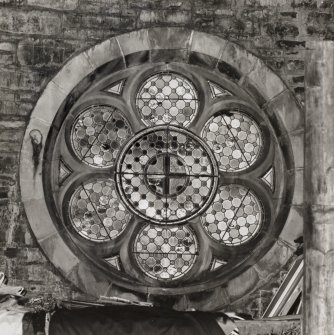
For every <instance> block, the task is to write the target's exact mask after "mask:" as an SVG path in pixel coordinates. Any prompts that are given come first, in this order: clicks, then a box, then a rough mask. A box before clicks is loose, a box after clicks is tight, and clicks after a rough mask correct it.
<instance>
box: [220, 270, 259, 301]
mask: <svg viewBox="0 0 334 335" xmlns="http://www.w3.org/2000/svg"><path fill="white" fill-rule="evenodd" d="M258 283H259V276H258V274H257V272H256V271H255V269H254V267H251V268H249V269H248V270H246V271H245V272H243V273H242V274H240V275H239V276H237V277H235V278H233V279H231V280H230V281H229V282H228V283H227V286H226V292H227V295H228V296H229V298H230V300H231V302H233V301H235V300H237V299H239V298H241V297H243V296H245V295H246V294H249V293H250V292H251V291H253V290H255V288H256V287H257V285H258Z"/></svg>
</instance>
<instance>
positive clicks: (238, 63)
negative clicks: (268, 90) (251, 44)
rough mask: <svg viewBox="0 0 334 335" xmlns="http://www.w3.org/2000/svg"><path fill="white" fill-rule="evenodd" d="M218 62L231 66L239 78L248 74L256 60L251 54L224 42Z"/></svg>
mask: <svg viewBox="0 0 334 335" xmlns="http://www.w3.org/2000/svg"><path fill="white" fill-rule="evenodd" d="M220 60H221V61H224V62H225V63H227V64H229V65H230V66H233V67H234V68H235V69H236V70H238V71H239V72H240V74H241V76H246V75H247V74H248V73H250V72H251V71H252V70H253V69H254V68H255V65H256V63H257V62H258V58H257V57H255V56H254V55H253V54H252V53H250V52H249V51H247V50H245V49H243V48H241V47H239V46H238V45H236V44H234V43H231V42H226V45H225V47H224V50H223V53H222V56H221V58H220Z"/></svg>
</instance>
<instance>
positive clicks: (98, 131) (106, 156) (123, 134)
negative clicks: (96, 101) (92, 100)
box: [71, 105, 132, 167]
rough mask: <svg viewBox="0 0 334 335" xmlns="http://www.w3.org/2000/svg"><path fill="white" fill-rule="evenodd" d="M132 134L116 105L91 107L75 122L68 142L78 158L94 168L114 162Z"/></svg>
mask: <svg viewBox="0 0 334 335" xmlns="http://www.w3.org/2000/svg"><path fill="white" fill-rule="evenodd" d="M131 134H132V130H131V127H130V125H129V123H128V121H127V120H126V119H125V118H124V116H123V115H122V114H121V113H120V112H119V111H118V110H117V109H116V108H114V107H111V106H103V105H100V106H90V107H88V108H87V109H86V110H84V111H83V112H82V113H81V114H80V115H79V116H78V117H77V119H76V120H75V121H74V124H73V127H72V131H71V143H72V148H73V150H74V152H75V154H76V155H77V157H78V158H79V159H80V161H82V162H84V163H86V164H88V165H90V166H94V167H109V166H112V165H114V161H115V158H116V157H117V154H118V152H119V150H120V148H121V146H122V145H123V144H124V142H125V141H126V140H127V139H128V138H129V137H130V136H131Z"/></svg>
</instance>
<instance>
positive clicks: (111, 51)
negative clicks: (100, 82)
mask: <svg viewBox="0 0 334 335" xmlns="http://www.w3.org/2000/svg"><path fill="white" fill-rule="evenodd" d="M84 53H85V54H86V56H87V58H88V59H89V62H90V63H91V64H92V65H93V67H94V68H98V67H100V66H101V65H103V64H105V63H108V62H110V61H112V60H114V59H117V58H119V57H122V52H121V50H120V47H119V44H118V42H117V40H116V38H111V39H109V40H106V41H104V42H102V43H100V44H97V45H95V46H93V47H92V48H90V49H88V50H87V51H85V52H84Z"/></svg>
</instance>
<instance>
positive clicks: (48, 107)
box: [29, 71, 70, 126]
mask: <svg viewBox="0 0 334 335" xmlns="http://www.w3.org/2000/svg"><path fill="white" fill-rule="evenodd" d="M61 72H62V71H61ZM62 77H63V78H64V80H65V81H66V80H68V79H66V78H65V76H64V75H63V76H62ZM69 93H70V91H67V92H66V91H65V90H64V89H62V88H60V86H59V85H58V84H56V83H55V82H53V81H51V82H49V83H48V85H47V86H46V88H45V90H44V92H43V93H42V95H41V97H40V98H39V100H38V101H37V104H36V106H35V108H34V110H33V111H32V118H34V119H39V120H41V121H42V122H44V123H45V124H52V122H53V119H54V117H55V115H56V113H57V111H58V109H59V107H60V106H61V104H62V103H63V101H64V100H65V98H66V96H67V95H68V94H69ZM30 123H31V122H30ZM29 126H30V124H29Z"/></svg>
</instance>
